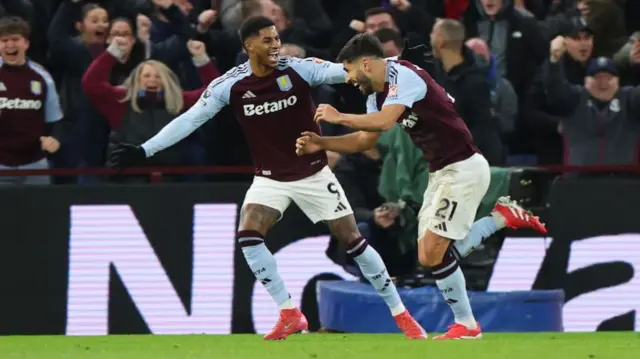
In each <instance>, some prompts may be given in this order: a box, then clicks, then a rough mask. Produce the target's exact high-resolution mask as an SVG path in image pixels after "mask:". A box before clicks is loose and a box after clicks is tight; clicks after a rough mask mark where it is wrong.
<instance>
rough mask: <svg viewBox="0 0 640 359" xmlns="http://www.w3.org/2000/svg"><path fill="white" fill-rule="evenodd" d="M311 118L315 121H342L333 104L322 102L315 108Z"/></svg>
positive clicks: (337, 122) (338, 122)
mask: <svg viewBox="0 0 640 359" xmlns="http://www.w3.org/2000/svg"><path fill="white" fill-rule="evenodd" d="M313 120H314V121H316V122H320V121H325V122H329V123H335V124H340V122H342V114H341V113H340V112H338V110H336V109H335V108H334V107H333V106H331V105H327V104H322V105H320V106H318V108H317V109H316V114H315V115H314V116H313Z"/></svg>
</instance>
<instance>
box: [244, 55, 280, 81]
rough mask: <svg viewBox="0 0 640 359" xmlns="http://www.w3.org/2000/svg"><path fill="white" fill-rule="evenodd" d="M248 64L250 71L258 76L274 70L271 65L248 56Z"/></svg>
mask: <svg viewBox="0 0 640 359" xmlns="http://www.w3.org/2000/svg"><path fill="white" fill-rule="evenodd" d="M249 66H251V72H252V73H253V74H254V75H256V76H258V77H265V76H268V75H269V74H270V73H272V72H273V70H275V69H274V68H273V67H271V66H266V65H263V64H261V63H260V62H259V61H258V60H257V59H252V58H249Z"/></svg>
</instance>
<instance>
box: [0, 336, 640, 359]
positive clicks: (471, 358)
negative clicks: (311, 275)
mask: <svg viewBox="0 0 640 359" xmlns="http://www.w3.org/2000/svg"><path fill="white" fill-rule="evenodd" d="M93 358H100V359H201V358H202V359H205V358H206V359H271V358H273V359H289V358H291V359H355V358H366V359H404V358H408V359H418V358H432V359H437V358H441V359H449V358H451V359H501V358H505V359H506V358H508V359H529V358H531V359H555V358H558V359H573V358H576V359H577V358H580V359H604V358H611V359H626V358H629V359H631V358H635V359H638V358H640V333H632V332H617V333H612V332H608V333H585V334H571V333H535V334H505V333H495V334H494V333H489V334H485V337H484V338H483V339H482V340H475V341H448V342H436V341H433V340H429V341H409V340H406V339H404V337H402V336H401V335H391V334H389V335H368V334H348V335H344V334H306V335H298V336H292V337H289V338H288V339H287V340H285V341H277V342H265V341H263V340H262V337H261V336H258V335H221V336H211V335H189V336H151V335H140V336H106V337H64V336H55V337H49V336H33V337H18V336H14V337H0V359H93Z"/></svg>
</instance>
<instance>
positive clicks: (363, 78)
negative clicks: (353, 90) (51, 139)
mask: <svg viewBox="0 0 640 359" xmlns="http://www.w3.org/2000/svg"><path fill="white" fill-rule="evenodd" d="M357 82H358V89H359V90H360V91H361V92H362V93H363V94H365V95H366V96H368V95H371V94H372V93H373V84H372V83H371V80H370V79H369V78H368V77H367V75H365V74H363V73H359V74H358V78H357Z"/></svg>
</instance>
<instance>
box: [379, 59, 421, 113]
mask: <svg viewBox="0 0 640 359" xmlns="http://www.w3.org/2000/svg"><path fill="white" fill-rule="evenodd" d="M396 69H398V72H397V74H396V77H395V81H393V80H392V81H391V82H390V84H389V92H388V93H387V98H386V99H385V100H384V103H383V104H382V107H384V106H387V105H404V106H406V107H409V108H411V107H413V104H414V103H415V102H416V101H419V100H422V99H423V98H424V97H425V96H426V95H427V84H426V83H425V82H424V80H423V79H422V78H421V77H420V76H418V74H416V73H415V72H413V71H411V70H409V69H407V68H403V67H400V66H398V67H396Z"/></svg>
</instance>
